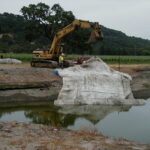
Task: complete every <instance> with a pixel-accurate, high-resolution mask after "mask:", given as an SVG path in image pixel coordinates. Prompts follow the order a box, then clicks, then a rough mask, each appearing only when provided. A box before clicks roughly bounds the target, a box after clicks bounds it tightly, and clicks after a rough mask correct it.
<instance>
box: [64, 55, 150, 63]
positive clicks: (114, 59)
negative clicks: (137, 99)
mask: <svg viewBox="0 0 150 150" xmlns="http://www.w3.org/2000/svg"><path fill="white" fill-rule="evenodd" d="M81 56H83V55H69V56H68V57H67V58H69V59H71V58H72V59H73V58H77V57H81ZM84 56H85V55H84ZM86 56H89V55H86ZM97 56H98V57H100V58H101V59H102V60H103V61H105V62H106V63H108V64H118V63H119V62H120V63H121V64H150V56H104V55H101V56H100V55H97Z"/></svg>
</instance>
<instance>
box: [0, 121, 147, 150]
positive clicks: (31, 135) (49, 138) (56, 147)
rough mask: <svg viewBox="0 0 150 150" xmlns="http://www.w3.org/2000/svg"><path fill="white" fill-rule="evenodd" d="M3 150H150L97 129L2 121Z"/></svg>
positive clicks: (0, 144) (0, 137) (0, 145)
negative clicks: (82, 129)
mask: <svg viewBox="0 0 150 150" xmlns="http://www.w3.org/2000/svg"><path fill="white" fill-rule="evenodd" d="M0 130H1V132H0V149H1V150H6V149H7V150H13V149H15V150H70V149H72V150H137V149H138V150H149V149H150V145H142V144H141V145H140V144H138V143H135V142H130V141H127V140H124V139H121V138H120V139H115V138H112V137H106V136H103V135H102V134H99V133H97V132H96V131H95V130H91V132H86V131H70V130H67V129H58V128H54V127H50V126H44V125H38V124H30V123H18V122H11V123H7V122H0Z"/></svg>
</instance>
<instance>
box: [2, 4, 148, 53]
mask: <svg viewBox="0 0 150 150" xmlns="http://www.w3.org/2000/svg"><path fill="white" fill-rule="evenodd" d="M21 12H22V16H21V15H14V14H9V13H3V14H0V52H3V53H5V52H15V53H32V51H33V50H34V49H37V48H47V47H50V45H51V43H52V40H53V37H54V35H55V33H56V32H57V31H58V30H60V29H62V28H63V27H65V26H67V25H68V24H70V23H71V22H72V21H73V20H74V19H75V16H74V15H73V13H72V12H71V11H65V10H64V9H63V8H62V7H61V6H60V5H59V4H55V5H53V6H52V7H50V6H48V5H46V4H44V3H38V4H37V5H35V4H30V5H29V6H28V7H23V8H22V9H21ZM102 31H103V34H104V40H103V41H102V42H97V43H94V44H92V45H90V44H87V43H86V41H87V39H88V36H89V33H90V31H89V30H86V29H78V30H77V31H75V32H73V33H71V34H69V35H67V36H66V37H65V38H64V39H63V41H62V43H63V45H64V50H65V53H68V54H72V53H73V54H94V55H150V40H144V39H142V38H136V37H129V36H127V35H125V34H124V33H122V32H120V31H116V30H112V29H108V28H106V27H104V26H102Z"/></svg>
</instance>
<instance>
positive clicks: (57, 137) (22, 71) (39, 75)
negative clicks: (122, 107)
mask: <svg viewBox="0 0 150 150" xmlns="http://www.w3.org/2000/svg"><path fill="white" fill-rule="evenodd" d="M110 66H111V67H112V68H114V69H116V70H119V67H118V65H110ZM120 71H122V72H127V73H129V74H130V75H132V77H133V83H132V84H133V85H134V86H133V88H134V90H135V89H137V91H140V90H143V88H145V89H146V90H147V92H146V94H148V93H150V92H149V91H150V85H149V83H150V82H149V80H150V68H149V65H146V64H145V65H121V67H120ZM145 72H146V73H145ZM145 74H146V77H145ZM52 82H53V86H54V85H55V84H56V83H57V85H59V86H60V88H61V86H62V79H61V77H59V76H57V75H55V74H54V70H53V69H46V68H31V67H30V64H28V63H25V64H18V65H14V64H13V65H12V64H11V65H8V64H6V65H2V64H1V65H0V88H1V90H0V91H5V90H6V91H7V89H9V90H10V89H13V88H16V89H22V88H32V90H34V88H46V87H50V86H51V85H52V84H51V83H52ZM53 92H58V91H53ZM38 94H39V95H40V93H37V95H38ZM147 96H149V95H147ZM0 131H1V132H0V150H6V149H7V150H12V149H15V150H70V149H73V150H137V149H138V150H149V149H150V145H146V144H143V145H142V144H138V143H135V142H131V141H127V140H125V139H121V138H120V139H115V138H112V137H107V136H103V135H102V134H100V133H97V132H96V131H95V130H93V129H92V130H91V132H87V131H71V130H68V129H60V128H54V127H50V126H45V125H37V124H31V123H18V122H0Z"/></svg>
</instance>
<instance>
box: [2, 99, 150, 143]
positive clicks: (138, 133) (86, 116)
mask: <svg viewBox="0 0 150 150" xmlns="http://www.w3.org/2000/svg"><path fill="white" fill-rule="evenodd" d="M0 121H20V122H31V123H42V124H46V125H52V126H55V127H65V128H68V129H72V130H81V129H84V130H85V129H86V130H97V131H98V132H101V133H103V134H104V135H108V136H112V137H123V138H125V139H128V140H132V141H137V142H140V143H147V144H150V99H148V100H147V102H146V105H144V106H108V105H107V106H106V105H89V106H88V105H79V106H64V107H56V106H54V105H53V103H50V102H42V103H41V102H36V103H35V102H34V103H33V102H32V103H29V102H28V103H9V104H8V103H6V104H0Z"/></svg>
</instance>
